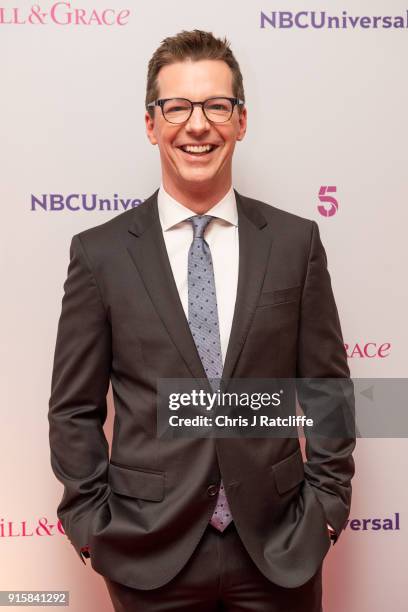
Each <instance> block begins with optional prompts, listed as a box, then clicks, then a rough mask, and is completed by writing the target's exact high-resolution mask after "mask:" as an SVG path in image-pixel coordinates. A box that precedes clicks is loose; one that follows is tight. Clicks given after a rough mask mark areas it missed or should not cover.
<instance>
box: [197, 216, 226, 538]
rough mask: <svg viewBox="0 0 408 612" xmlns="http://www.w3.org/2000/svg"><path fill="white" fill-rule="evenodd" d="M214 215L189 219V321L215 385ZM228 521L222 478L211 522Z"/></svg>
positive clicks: (218, 370) (218, 360)
mask: <svg viewBox="0 0 408 612" xmlns="http://www.w3.org/2000/svg"><path fill="white" fill-rule="evenodd" d="M213 218H214V217H212V216H211V215H196V216H194V217H190V218H189V219H188V221H190V222H191V224H192V226H193V232H194V237H193V242H192V243H191V246H190V250H189V252H188V323H189V326H190V329H191V333H192V335H193V338H194V342H195V344H196V347H197V351H198V354H199V355H200V359H201V361H202V364H203V366H204V369H205V372H206V374H207V377H208V378H209V379H218V380H216V381H211V380H210V383H211V386H212V388H213V389H214V385H216V386H218V385H219V379H220V378H221V376H222V368H223V364H222V356H221V340H220V330H219V322H218V309H217V295H216V291H215V281H214V271H213V263H212V258H211V251H210V247H209V246H208V244H207V242H206V241H205V240H204V231H205V229H206V227H207V226H208V224H209V223H210V222H211V221H212V219H213ZM214 390H215V389H214ZM231 521H232V516H231V511H230V508H229V505H228V501H227V498H226V495H225V490H224V485H223V483H222V481H221V483H220V490H219V492H218V499H217V505H216V506H215V509H214V513H213V515H212V517H211V520H210V523H211V525H213V526H214V527H215V528H216V529H218V530H219V531H224V529H225V528H226V527H227V526H228V525H229V524H230V522H231Z"/></svg>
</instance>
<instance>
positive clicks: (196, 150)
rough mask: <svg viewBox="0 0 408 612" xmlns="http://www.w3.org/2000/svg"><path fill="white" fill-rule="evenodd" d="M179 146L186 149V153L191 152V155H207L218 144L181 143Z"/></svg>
mask: <svg viewBox="0 0 408 612" xmlns="http://www.w3.org/2000/svg"><path fill="white" fill-rule="evenodd" d="M178 148H179V149H181V150H182V151H184V153H190V154H191V155H206V154H207V153H211V152H212V151H214V150H215V149H217V145H212V144H207V145H181V146H180V147H178Z"/></svg>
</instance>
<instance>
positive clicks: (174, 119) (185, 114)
mask: <svg viewBox="0 0 408 612" xmlns="http://www.w3.org/2000/svg"><path fill="white" fill-rule="evenodd" d="M244 104H245V101H244V100H241V99H240V98H229V97H224V96H213V97H211V98H207V100H203V101H202V102H192V101H191V100H188V99H187V98H161V99H159V100H154V101H153V102H149V103H148V104H147V105H146V108H152V107H154V106H160V108H161V110H162V113H163V117H164V118H165V119H166V121H168V122H169V123H184V122H185V121H188V120H189V119H190V117H191V115H192V113H193V110H194V106H201V108H202V110H203V113H204V115H205V117H206V118H207V119H208V121H210V122H212V123H225V122H226V121H229V119H231V116H232V113H233V112H234V108H235V106H243V105H244Z"/></svg>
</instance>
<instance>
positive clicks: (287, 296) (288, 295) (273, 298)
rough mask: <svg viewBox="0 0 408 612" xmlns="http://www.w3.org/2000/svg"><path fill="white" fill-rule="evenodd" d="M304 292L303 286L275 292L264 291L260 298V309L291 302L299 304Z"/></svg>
mask: <svg viewBox="0 0 408 612" xmlns="http://www.w3.org/2000/svg"><path fill="white" fill-rule="evenodd" d="M301 292H302V287H301V285H298V286H296V287H287V288H286V289H275V290H274V291H263V292H262V293H261V295H260V297H259V301H258V308H264V307H266V306H276V305H278V304H286V303H289V302H295V303H296V302H299V300H300V296H301Z"/></svg>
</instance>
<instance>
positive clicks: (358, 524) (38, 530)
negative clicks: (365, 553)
mask: <svg viewBox="0 0 408 612" xmlns="http://www.w3.org/2000/svg"><path fill="white" fill-rule="evenodd" d="M345 529H349V530H352V531H401V517H400V513H399V512H395V513H394V514H393V515H391V516H383V517H378V516H377V517H374V518H361V519H357V518H353V519H349V520H348V521H347V523H346V527H345ZM55 535H63V536H65V535H66V534H65V531H64V528H63V526H62V523H61V521H60V520H57V521H56V523H55V524H54V523H51V522H50V521H49V520H48V518H47V517H45V516H43V517H40V518H39V519H38V520H37V521H35V520H29V521H27V520H22V521H13V520H5V519H4V518H0V540H1V539H5V538H33V537H52V536H55Z"/></svg>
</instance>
